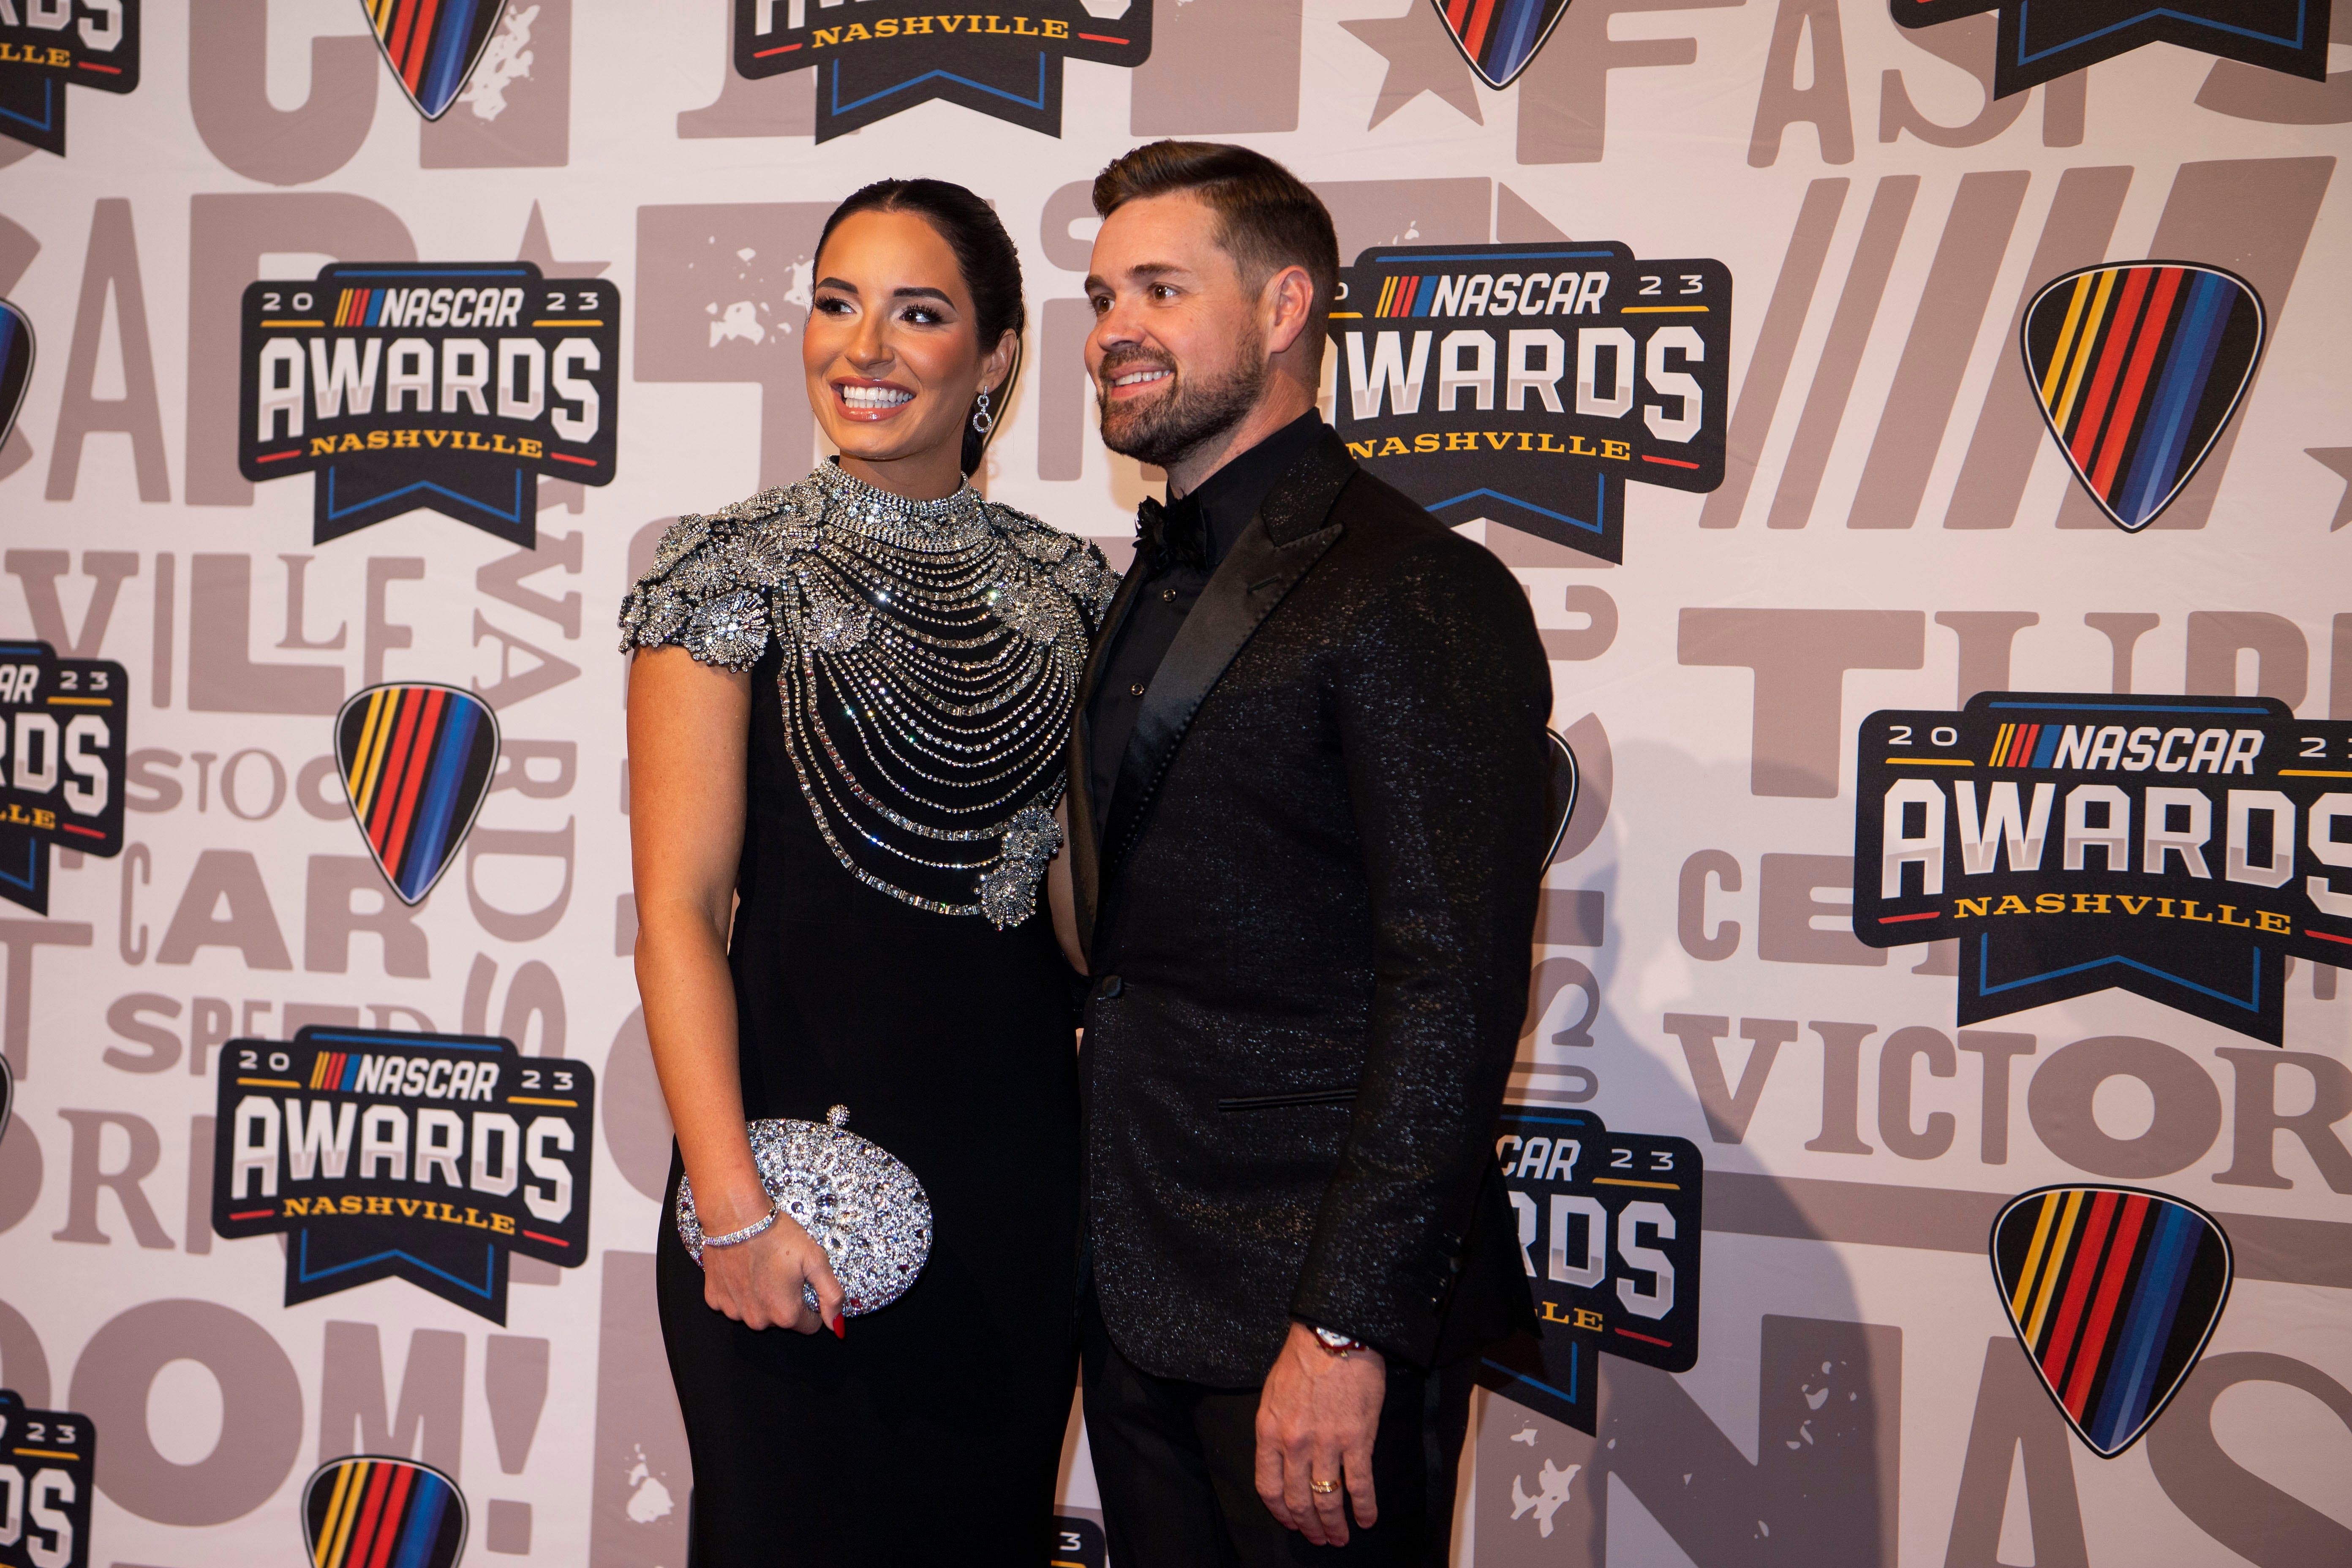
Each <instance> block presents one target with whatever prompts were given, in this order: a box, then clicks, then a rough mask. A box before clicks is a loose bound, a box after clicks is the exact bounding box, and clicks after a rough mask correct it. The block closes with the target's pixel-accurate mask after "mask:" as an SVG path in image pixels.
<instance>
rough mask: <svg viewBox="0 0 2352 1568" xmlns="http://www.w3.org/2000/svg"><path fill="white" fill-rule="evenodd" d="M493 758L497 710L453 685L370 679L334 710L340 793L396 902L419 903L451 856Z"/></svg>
mask: <svg viewBox="0 0 2352 1568" xmlns="http://www.w3.org/2000/svg"><path fill="white" fill-rule="evenodd" d="M498 761H499V716H498V715H497V714H496V713H495V712H493V711H491V709H490V705H489V704H488V703H487V702H485V701H483V700H481V699H480V698H478V697H477V696H475V695H474V694H473V693H472V692H470V691H461V690H459V689H457V687H454V686H436V685H431V684H428V683H426V682H423V681H401V682H395V683H393V684H389V685H384V686H371V687H369V688H368V689H366V690H364V691H357V692H353V693H352V697H351V700H348V701H346V702H345V703H344V704H343V707H342V711H341V712H340V713H338V714H336V715H335V762H336V765H337V770H338V773H340V776H341V779H342V781H343V798H344V799H345V800H346V801H348V802H350V804H351V808H352V820H353V821H355V822H357V823H358V824H359V827H360V834H361V837H363V838H365V839H366V840H367V847H368V854H369V855H370V856H372V857H373V858H374V860H375V868H376V869H377V870H378V871H381V872H382V873H383V879H384V880H385V881H386V882H388V883H390V884H391V885H392V890H393V892H394V894H395V895H397V896H398V897H399V899H400V901H401V902H402V903H404V904H411V905H414V904H421V903H423V902H424V901H425V895H426V894H427V893H430V892H431V891H432V890H433V885H434V884H435V883H436V882H438V881H439V880H440V879H441V873H442V872H444V871H446V870H447V869H448V868H450V866H451V865H452V864H454V863H455V862H456V860H457V847H458V846H459V845H461V844H463V843H465V842H466V835H467V833H468V832H470V831H472V829H473V826H474V816H475V814H476V813H478V812H479V811H480V810H481V809H482V801H483V799H484V798H485V797H486V796H488V794H489V792H490V775H491V774H492V773H493V772H495V771H496V769H497V766H498Z"/></svg>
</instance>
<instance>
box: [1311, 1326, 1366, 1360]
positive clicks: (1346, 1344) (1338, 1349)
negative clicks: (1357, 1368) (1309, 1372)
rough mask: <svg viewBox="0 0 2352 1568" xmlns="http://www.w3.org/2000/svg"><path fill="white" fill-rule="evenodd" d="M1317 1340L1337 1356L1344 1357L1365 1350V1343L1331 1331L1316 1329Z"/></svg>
mask: <svg viewBox="0 0 2352 1568" xmlns="http://www.w3.org/2000/svg"><path fill="white" fill-rule="evenodd" d="M1315 1339H1316V1342H1318V1344H1320V1345H1321V1346H1322V1347H1323V1348H1324V1349H1325V1350H1327V1351H1329V1352H1331V1353H1332V1354H1333V1355H1335V1356H1342V1357H1344V1356H1345V1355H1347V1354H1348V1352H1350V1351H1360V1350H1362V1349H1363V1348H1364V1342H1363V1341H1361V1340H1354V1339H1349V1337H1348V1336H1347V1335H1345V1334H1343V1333H1339V1332H1338V1331H1335V1330H1331V1329H1324V1328H1318V1329H1316V1330H1315Z"/></svg>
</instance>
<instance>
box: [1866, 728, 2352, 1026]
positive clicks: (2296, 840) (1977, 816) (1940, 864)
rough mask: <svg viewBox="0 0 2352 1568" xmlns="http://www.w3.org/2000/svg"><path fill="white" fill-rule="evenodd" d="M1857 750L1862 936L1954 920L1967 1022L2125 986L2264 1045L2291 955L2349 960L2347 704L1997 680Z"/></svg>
mask: <svg viewBox="0 0 2352 1568" xmlns="http://www.w3.org/2000/svg"><path fill="white" fill-rule="evenodd" d="M1858 754H1859V756H1860V790H1859V795H1860V799H1859V803H1858V805H1857V806H1856V808H1855V812H1854V861H1853V864H1854V888H1853V932H1854V935H1855V936H1857V937H1859V938H1860V939H1861V940H1862V941H1863V942H1864V943H1866V944H1868V945H1869V946H1872V947H1897V946H1901V945H1904V944H1906V943H1909V942H1929V941H1933V940H1936V939H1937V938H1940V937H1958V939H1959V944H1960V986H1959V1018H1958V1021H1959V1022H1960V1023H1962V1024H1975V1023H1980V1022H1982V1021H1983V1020H1985V1019H1988V1018H1997V1017H2000V1016H2002V1015H2003V1014H2007V1013H2015V1012H2020V1011H2021V1010H2023V1009H2025V1008H2028V1007H2037V1006H2040V1005H2042V1004H2044V1003H2047V1002H2060V1001H2063V1000H2065V999H2066V998H2067V997H2070V996H2079V995H2083V994H2085V993H2087V992H2093V991H2100V990H2104V989H2105V988H2107V987H2109V986H2120V987H2122V988H2123V989H2125V990H2126V991H2133V992H2137V993H2138V994H2140V995H2143V996H2147V997H2149V998H2151V999H2153V1000H2155V1001H2158V1002H2162V1003H2164V1004H2166V1005H2168V1006H2173V1007H2178V1008H2179V1009H2180V1010H2181V1011H2183V1012H2185V1013H2191V1014H2194V1015H2195V1016H2198V1017H2200V1018H2204V1019H2206V1020H2208V1021H2210V1022H2212V1023H2216V1024H2220V1025H2222V1026H2225V1027H2228V1028H2231V1029H2234V1030H2236V1031H2238V1032H2239V1033H2240V1034H2243V1035H2249V1036H2252V1037H2253V1038H2255V1039H2258V1040H2264V1041H2267V1042H2268V1043H2270V1044H2272V1045H2277V1044H2278V1043H2279V1040H2280V1031H2281V1027H2282V1021H2283V1020H2282V1014H2283V1005H2284V998H2283V996H2282V992H2283V991H2284V980H2285V960H2286V959H2287V958H2289V957H2296V958H2304V959H2308V960H2310V961H2312V962H2314V963H2329V964H2338V965H2341V964H2344V963H2347V960H2352V722H2345V721H2334V722H2330V721H2318V720H2303V719H2297V718H2296V717H2295V716H2294V711H2293V710H2290V709H2289V708H2288V707H2287V706H2286V705H2285V704H2284V703H2283V702H2281V701H2279V700H2277V699H2275V698H2263V697H2226V698H2225V697H2155V696H2131V695H2115V696H2110V695H2106V694H2104V693H2103V694H2098V695H2084V694H2074V693H2042V692H2013V691H1989V692H1979V694H1978V695H1977V696H1975V697H1973V698H1971V699H1970V700H1969V705H1968V707H1967V708H1966V709H1964V710H1961V711H1959V712H1957V713H1953V712H1936V711H1921V712H1908V711H1882V712H1877V713H1874V714H1872V715H1871V716H1870V717H1869V718H1868V719H1866V720H1864V721H1863V725H1862V730H1861V733H1860V737H1859V741H1858Z"/></svg>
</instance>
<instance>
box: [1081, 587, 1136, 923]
mask: <svg viewBox="0 0 2352 1568" xmlns="http://www.w3.org/2000/svg"><path fill="white" fill-rule="evenodd" d="M1143 576H1144V567H1143V562H1142V561H1141V559H1140V558H1139V559H1137V560H1135V561H1133V562H1131V563H1129V566H1128V573H1127V575H1126V576H1125V577H1124V578H1122V579H1120V581H1119V584H1118V593H1117V594H1115V595H1112V596H1111V601H1110V608H1109V609H1108V610H1106V611H1104V612H1103V626H1102V630H1101V631H1100V632H1098V633H1097V634H1096V635H1095V645H1094V648H1093V650H1092V651H1091V652H1090V653H1088V654H1087V668H1086V671H1085V673H1084V674H1082V675H1080V676H1079V678H1078V700H1077V707H1076V710H1075V711H1074V712H1073V713H1072V714H1071V720H1070V761H1069V786H1068V795H1067V799H1068V802H1069V818H1070V892H1071V895H1072V902H1073V903H1075V904H1076V913H1077V920H1078V947H1079V950H1080V951H1081V952H1086V953H1087V954H1088V955H1089V956H1091V955H1092V953H1093V952H1094V945H1095V910H1096V909H1097V907H1099V901H1100V899H1099V894H1100V886H1101V864H1102V847H1101V846H1100V845H1098V844H1097V843H1096V842H1095V801H1094V785H1093V780H1094V773H1093V772H1092V771H1091V770H1092V764H1093V751H1092V739H1091V737H1090V736H1089V734H1088V732H1087V731H1088V726H1087V704H1088V703H1090V702H1092V701H1093V700H1094V695H1095V686H1096V684H1097V682H1099V681H1100V680H1101V679H1102V667H1103V660H1104V659H1105V658H1108V657H1109V653H1110V647H1111V644H1112V642H1113V640H1114V639H1116V638H1117V637H1118V628H1119V627H1120V626H1124V625H1125V624H1126V622H1127V612H1128V609H1129V606H1131V605H1133V604H1134V603H1135V597H1136V595H1137V594H1139V593H1140V592H1141V591H1142V584H1143Z"/></svg>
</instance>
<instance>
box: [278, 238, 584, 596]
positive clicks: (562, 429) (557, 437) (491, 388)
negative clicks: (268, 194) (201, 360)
mask: <svg viewBox="0 0 2352 1568" xmlns="http://www.w3.org/2000/svg"><path fill="white" fill-rule="evenodd" d="M620 315H621V296H620V290H619V289H617V288H616V287H615V286H614V285H613V284H611V283H606V282H600V281H598V280H596V279H572V278H558V279H545V278H541V276H540V271H539V268H538V267H537V266H536V265H534V264H533V263H531V262H528V261H500V262H484V263H479V264H467V265H453V264H439V263H421V262H362V263H341V262H338V263H335V264H332V265H331V266H327V267H323V268H320V270H319V276H318V278H317V279H315V280H313V281H311V282H308V283H304V282H299V281H297V282H264V283H256V284H253V285H251V286H250V287H249V288H247V289H246V291H245V318H244V336H243V351H242V354H241V359H242V369H243V374H242V377H241V382H240V393H239V406H238V411H237V468H238V469H239V471H241V472H242V473H243V474H244V475H245V477H246V478H247V479H253V480H256V481H259V480H265V479H283V478H286V477H288V476H289V475H293V474H303V473H309V474H315V475H316V476H317V478H316V480H315V488H314V490H313V496H314V500H313V504H312V510H311V518H312V525H311V536H312V539H313V541H314V542H318V543H324V542H327V541H328V540H331V539H340V538H341V537H342V536H343V535H344V534H347V533H352V532H356V531H359V530H360V529H362V528H365V527H367V526H368V525H369V524H371V523H375V522H382V521H383V520H384V519H386V518H389V517H397V516H399V515H401V514H402V513H403V512H407V511H413V510H416V509H417V508H419V507H424V508H427V509H430V510H434V511H437V512H440V513H442V514H443V515H444V516H446V517H453V518H456V519H457V521H460V522H467V523H471V524H473V525H474V526H475V527H476V528H478V529H481V530H483V531H485V532H488V533H493V534H496V535H497V536H498V537H499V538H500V539H504V540H508V541H509V542H513V543H515V544H518V545H520V546H522V547H523V548H525V549H530V548H531V547H533V546H534V545H535V544H536V543H537V537H538V515H539V514H538V485H537V476H540V475H545V476H547V477H549V478H551V479H571V480H573V481H575V482H576V483H579V484H583V485H603V484H609V483H611V482H612V479H613V455H614V426H613V421H614V411H615V410H616V408H617V407H618V405H619V395H620V360H621V321H620Z"/></svg>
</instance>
